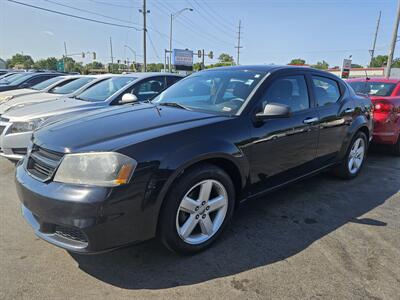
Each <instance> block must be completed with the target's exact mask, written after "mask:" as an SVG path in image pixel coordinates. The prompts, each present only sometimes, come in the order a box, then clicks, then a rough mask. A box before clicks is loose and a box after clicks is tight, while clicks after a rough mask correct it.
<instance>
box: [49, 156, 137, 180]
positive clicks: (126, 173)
mask: <svg viewBox="0 0 400 300" xmlns="http://www.w3.org/2000/svg"><path fill="white" fill-rule="evenodd" d="M136 165H137V163H136V161H135V160H134V159H132V158H130V157H128V156H125V155H123V154H120V153H116V152H89V153H77V154H66V155H65V156H64V158H63V160H62V162H61V165H60V166H59V167H58V170H57V172H56V175H55V177H54V181H57V182H63V183H72V184H85V185H86V184H87V185H96V186H106V187H112V186H118V185H121V184H125V183H128V182H129V180H130V178H131V176H132V173H133V171H134V170H135V168H136Z"/></svg>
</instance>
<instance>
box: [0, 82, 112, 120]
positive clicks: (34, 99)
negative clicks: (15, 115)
mask: <svg viewBox="0 0 400 300" xmlns="http://www.w3.org/2000/svg"><path fill="white" fill-rule="evenodd" d="M74 76H75V77H76V78H75V77H74ZM110 76H111V75H110V74H102V75H90V76H89V75H88V76H82V75H79V76H76V75H73V76H72V77H73V78H74V80H73V81H70V82H67V83H65V84H61V85H55V86H53V87H51V88H49V89H46V90H47V91H43V92H39V93H35V94H30V95H24V96H20V97H16V98H12V99H11V100H8V101H5V102H3V103H0V116H1V115H2V114H4V113H5V112H7V111H9V110H10V109H16V108H20V107H23V106H26V105H31V104H35V103H39V102H44V101H50V100H56V99H59V98H62V97H73V96H74V95H75V94H79V93H81V92H83V91H84V90H86V89H88V88H89V87H91V86H92V85H94V84H96V83H97V82H99V81H101V80H103V79H106V78H109V77H110ZM60 77H61V76H60ZM57 78H59V77H55V78H53V79H57ZM53 79H50V80H53ZM47 81H48V80H47ZM43 83H44V82H42V83H41V84H43ZM15 91H18V90H15ZM4 93H5V92H4ZM0 94H2V93H0Z"/></svg>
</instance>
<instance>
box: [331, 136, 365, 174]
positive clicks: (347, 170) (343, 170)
mask: <svg viewBox="0 0 400 300" xmlns="http://www.w3.org/2000/svg"><path fill="white" fill-rule="evenodd" d="M356 143H360V144H358V145H359V147H360V145H361V144H362V145H363V149H364V150H363V153H362V157H361V159H357V158H358V157H359V154H358V153H359V152H356V151H357V149H359V148H357V145H356ZM354 147H356V148H357V149H355V148H354ZM367 150H368V142H367V136H366V135H365V133H363V132H361V131H358V132H357V133H356V134H355V135H354V137H353V139H352V140H351V143H350V145H349V148H348V149H347V152H346V156H345V158H344V160H343V162H342V163H341V164H340V165H338V166H336V167H335V168H334V169H333V173H334V174H335V175H336V176H337V177H340V178H343V179H353V178H356V177H357V175H358V174H359V173H360V171H361V169H362V167H363V165H364V162H365V158H366V156H367ZM360 152H361V150H360ZM351 159H353V163H351V161H350V160H351Z"/></svg>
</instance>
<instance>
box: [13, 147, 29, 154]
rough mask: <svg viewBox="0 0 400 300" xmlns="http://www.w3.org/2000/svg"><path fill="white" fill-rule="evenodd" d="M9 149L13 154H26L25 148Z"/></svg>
mask: <svg viewBox="0 0 400 300" xmlns="http://www.w3.org/2000/svg"><path fill="white" fill-rule="evenodd" d="M11 150H12V152H13V153H14V154H18V155H25V154H26V148H12V149H11Z"/></svg>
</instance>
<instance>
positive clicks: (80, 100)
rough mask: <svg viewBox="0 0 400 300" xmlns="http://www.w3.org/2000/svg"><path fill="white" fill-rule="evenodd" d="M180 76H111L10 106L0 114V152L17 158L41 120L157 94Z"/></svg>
mask: <svg viewBox="0 0 400 300" xmlns="http://www.w3.org/2000/svg"><path fill="white" fill-rule="evenodd" d="M181 78H182V76H180V75H177V74H167V73H133V74H127V75H113V76H112V77H110V78H108V79H104V80H101V81H99V82H98V83H96V84H95V85H93V86H92V87H90V88H88V89H86V90H85V91H83V92H81V93H80V94H78V95H76V96H74V97H65V98H61V99H58V100H52V101H45V102H42V103H36V104H33V105H26V106H25V107H21V108H16V109H11V110H9V111H8V112H6V113H5V114H3V115H2V116H1V117H0V133H1V134H0V155H1V156H3V157H5V158H8V159H10V160H19V159H21V158H22V157H23V156H24V155H25V154H26V149H27V147H28V144H29V141H30V139H31V136H32V132H33V131H34V130H35V129H37V128H38V127H39V126H40V125H41V124H42V123H43V122H44V121H46V120H47V122H49V121H50V120H51V121H53V120H59V119H61V118H66V117H69V116H71V115H76V114H77V113H83V112H88V111H91V110H94V109H99V108H106V107H109V106H111V105H121V104H127V103H132V102H136V101H146V100H150V99H152V98H153V97H155V96H157V95H158V94H159V93H160V92H161V91H163V90H164V89H165V88H167V87H169V86H170V85H172V84H173V83H175V82H176V81H178V80H180V79H181Z"/></svg>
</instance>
